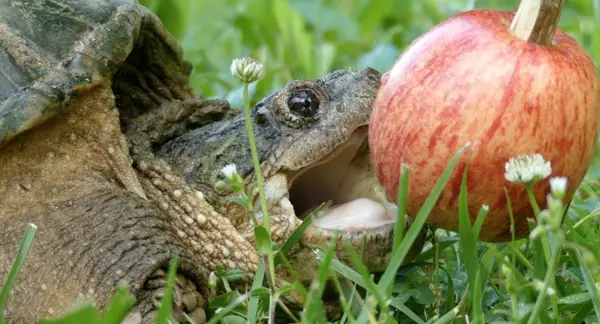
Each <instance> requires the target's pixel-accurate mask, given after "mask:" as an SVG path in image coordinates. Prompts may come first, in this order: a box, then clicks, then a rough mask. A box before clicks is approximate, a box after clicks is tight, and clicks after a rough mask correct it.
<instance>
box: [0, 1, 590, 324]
mask: <svg viewBox="0 0 600 324" xmlns="http://www.w3.org/2000/svg"><path fill="white" fill-rule="evenodd" d="M142 3H145V4H146V5H148V6H149V7H150V8H151V9H153V10H155V11H156V12H157V13H158V14H159V15H160V16H161V18H162V19H163V21H164V22H165V24H166V25H167V27H168V28H169V30H171V31H172V32H173V34H174V35H175V36H176V37H178V38H179V39H180V41H181V43H182V45H183V47H184V50H185V55H186V57H187V59H189V60H190V61H191V62H192V64H193V66H194V70H193V74H192V83H193V86H194V87H195V88H196V89H197V90H198V92H199V93H201V94H203V95H205V96H208V97H218V98H225V99H227V100H229V101H230V102H231V103H232V104H233V105H234V106H236V107H240V108H241V107H243V106H244V94H245V91H244V90H245V89H244V87H243V85H242V84H241V83H240V82H239V81H238V80H236V79H235V78H234V77H233V76H231V74H230V72H229V64H231V60H232V59H233V58H235V57H240V56H246V55H250V56H253V57H256V58H259V59H260V60H261V61H265V62H268V64H267V66H266V73H265V76H264V77H263V78H262V79H261V80H259V81H258V82H256V83H253V84H251V85H250V86H249V96H250V101H251V103H253V102H255V101H256V100H258V99H260V98H262V97H263V96H265V95H266V94H268V93H269V92H271V91H273V90H276V89H279V88H281V87H282V86H283V85H284V84H285V83H286V82H288V81H290V80H292V79H298V78H315V77H319V76H322V75H324V74H325V73H326V72H329V71H331V70H334V69H344V68H353V69H358V68H361V67H365V66H372V67H375V68H377V69H379V70H380V71H385V70H387V69H389V68H390V67H391V65H392V63H393V61H394V60H395V59H396V58H397V56H398V54H399V53H400V52H401V51H402V50H403V49H404V48H405V47H406V46H407V45H408V44H410V42H411V41H412V40H414V39H415V38H416V37H417V36H419V35H420V34H422V33H423V32H425V31H426V30H428V29H429V28H431V27H432V26H433V25H435V24H437V23H439V22H440V21H442V20H443V19H445V18H447V17H449V16H450V15H453V14H455V13H458V12H460V11H463V10H468V9H471V8H473V7H478V8H498V9H506V10H514V8H516V4H517V1H514V0H510V1H491V0H488V1H467V0H463V1H459V0H452V1H444V0H421V1H408V0H371V1H366V0H336V1H333V0H329V1H328V0H295V1H294V0H252V1H250V0H248V1H242V0H224V2H218V1H212V0H145V1H142ZM560 26H561V28H562V29H564V30H565V31H567V32H568V33H569V34H571V35H572V36H573V37H575V38H576V39H577V40H578V41H579V43H580V44H581V45H582V46H583V47H584V48H585V49H586V50H587V51H588V53H590V55H591V56H592V58H593V59H594V60H595V62H597V63H598V62H600V1H598V0H568V1H567V4H566V6H565V9H564V12H563V16H562V19H561V24H560ZM463 153H464V151H459V152H456V155H455V158H454V159H453V160H452V161H450V164H449V165H448V167H447V170H446V172H445V173H444V175H443V176H442V177H441V178H440V179H439V181H438V183H437V185H436V187H435V188H434V190H433V191H432V192H431V194H430V197H429V199H428V200H427V202H426V203H425V204H424V205H423V206H422V208H421V210H420V211H419V213H418V214H417V215H415V221H414V223H413V225H412V226H411V227H410V228H409V229H408V232H407V233H406V235H399V234H397V235H396V237H395V240H394V252H393V253H394V254H393V255H394V257H393V258H392V262H391V263H390V265H389V267H388V269H387V270H386V271H385V272H383V273H382V274H371V273H369V272H368V271H367V270H366V268H365V267H364V265H363V264H362V263H361V262H360V256H359V254H358V253H356V252H355V251H349V254H350V255H351V256H352V262H351V264H348V265H347V264H343V263H341V262H339V261H338V260H336V259H335V258H334V253H333V251H334V250H333V248H331V247H330V248H329V249H325V250H323V251H317V255H318V257H319V260H320V266H319V269H318V275H317V277H316V278H315V280H314V282H313V283H312V284H311V285H310V286H309V287H302V286H300V285H298V284H295V283H292V284H291V285H289V286H284V287H279V288H275V289H270V287H271V286H270V284H269V280H268V275H269V268H270V267H272V265H273V264H285V263H286V260H285V252H286V251H288V250H289V248H290V246H291V245H293V243H294V242H296V241H297V240H298V238H299V236H300V234H301V233H302V231H303V229H304V228H305V227H302V228H301V229H299V230H298V232H297V233H295V234H294V235H293V236H292V238H290V241H289V242H287V243H286V244H283V245H282V246H273V245H271V244H269V239H268V238H269V232H268V231H266V233H265V232H264V231H263V229H259V230H258V235H257V236H259V237H261V238H262V239H260V240H257V244H259V245H258V246H257V247H258V248H259V251H261V252H262V253H263V254H264V255H267V256H268V257H266V258H263V263H262V264H261V266H260V267H259V270H258V272H257V273H256V274H255V278H254V281H253V282H252V283H251V287H250V288H249V289H248V291H247V292H237V291H232V290H226V292H225V293H223V294H217V295H214V296H212V297H211V299H210V300H209V306H208V313H209V315H210V316H212V317H211V318H210V322H211V323H217V322H221V323H258V322H259V321H260V322H263V323H266V322H267V319H269V318H271V320H273V319H275V322H277V323H287V322H300V323H321V322H326V319H325V310H324V308H323V303H322V302H321V296H322V295H323V294H324V288H325V282H326V280H327V278H330V281H331V283H332V286H333V287H334V288H335V289H336V290H337V292H338V293H339V296H340V297H339V298H340V303H339V304H340V307H341V309H342V313H341V314H339V317H337V318H336V319H335V320H334V322H336V323H390V322H391V323H396V322H397V323H467V322H468V323H534V322H536V321H537V322H538V323H565V324H567V323H582V322H586V323H598V322H599V318H598V316H597V315H596V314H600V298H599V296H598V295H599V294H598V291H597V288H596V287H600V286H598V285H599V283H600V271H599V269H600V268H599V262H598V260H599V258H600V249H598V246H600V219H599V218H598V215H600V198H599V194H598V193H599V191H600V182H599V181H600V166H599V165H598V156H596V158H595V160H594V163H593V165H592V167H591V168H590V170H589V172H588V175H587V176H586V178H585V179H584V182H583V183H582V184H581V186H580V187H579V190H578V191H577V193H576V195H575V197H574V198H573V201H572V202H571V204H570V205H569V206H568V208H566V207H565V206H564V205H563V204H562V203H557V204H556V205H554V206H553V207H552V208H549V209H545V208H546V207H545V206H540V207H541V208H542V211H541V213H539V214H538V215H537V216H540V215H542V216H540V217H538V223H540V224H541V225H543V224H544V223H543V222H544V221H543V217H560V218H561V219H562V223H561V225H560V226H559V227H557V228H552V229H551V230H549V231H547V232H544V233H542V234H541V235H539V236H537V237H536V238H534V239H528V238H527V239H521V240H513V241H512V242H507V243H501V244H491V243H483V242H480V241H478V235H479V232H480V230H481V224H482V221H483V219H484V218H485V216H486V212H487V210H486V209H485V208H484V207H483V206H482V209H481V211H480V212H479V213H478V215H475V217H471V215H468V212H467V209H466V208H465V207H466V205H467V202H468V187H467V186H466V182H464V181H463V183H462V186H461V191H460V197H459V205H460V210H459V216H460V217H459V229H460V230H459V233H453V232H448V231H445V230H440V229H432V228H428V227H427V226H426V225H425V224H424V221H425V219H426V218H427V216H428V213H429V211H430V210H431V207H432V206H433V204H434V203H435V201H436V199H437V197H438V195H439V192H440V190H441V188H443V186H444V185H445V183H446V181H447V180H448V175H449V172H450V171H451V170H453V166H454V163H455V162H456V160H457V159H458V158H459V157H460V155H461V154H463ZM403 170H404V171H403V173H402V178H401V181H400V184H401V186H400V188H401V190H400V193H399V196H398V202H399V206H400V208H399V210H400V212H402V210H404V207H403V206H404V205H405V204H406V195H407V188H408V185H407V184H408V182H409V181H410V173H412V172H417V171H418V170H415V169H412V168H410V166H408V167H406V168H404V169H403ZM465 172H466V171H465ZM465 174H466V173H465ZM544 181H546V180H544ZM507 198H508V199H507V200H508V201H510V197H507ZM511 216H512V215H511ZM532 217H533V218H536V215H532ZM311 219H312V218H310V217H309V218H308V219H307V220H306V221H305V224H304V225H305V226H306V225H308V224H309V222H310V221H311ZM471 219H475V221H474V222H473V223H471ZM540 224H538V226H540ZM399 229H402V228H401V227H400V228H399ZM422 229H423V230H426V231H427V233H428V237H427V241H428V243H427V244H426V246H425V248H424V249H423V251H422V252H421V254H420V255H419V256H417V258H416V260H415V261H414V262H411V263H409V264H405V265H403V266H401V264H402V261H403V259H404V257H405V256H406V254H407V253H408V249H409V247H410V246H411V244H412V242H413V241H414V239H415V238H416V234H417V233H418V232H419V231H420V230H422ZM33 232H34V231H32V230H30V231H28V232H27V234H26V235H25V238H24V240H23V244H22V246H21V248H20V249H19V254H18V256H17V258H16V260H15V263H14V267H13V269H12V270H11V271H10V273H9V275H8V277H7V278H6V279H5V281H4V285H3V288H2V291H1V293H0V324H3V323H4V321H5V319H4V318H3V316H2V314H3V310H4V308H5V307H6V302H7V297H8V295H9V292H10V289H11V287H12V285H13V283H14V281H15V279H16V276H17V275H18V272H19V270H20V268H21V267H22V266H23V263H24V262H25V257H26V253H27V250H28V248H29V247H30V246H31V244H32V240H33ZM397 233H402V231H398V232H397ZM265 237H266V239H264V238H265ZM265 265H267V267H266V268H265ZM176 266H177V259H173V262H172V263H171V266H170V269H169V277H168V278H169V280H168V281H167V282H168V288H167V289H172V285H173V278H174V277H173V274H174V270H175V268H176ZM233 275H235V273H218V274H217V276H218V278H217V280H218V281H220V282H222V283H224V284H225V286H227V285H226V284H227V281H228V278H229V277H228V276H233ZM290 292H295V293H297V294H299V295H301V296H303V297H305V301H306V302H305V305H304V310H290V309H287V308H286V307H285V306H284V305H283V304H282V303H281V302H280V297H281V296H283V295H286V294H289V293H290ZM169 296H170V294H168V293H167V294H165V300H166V301H167V303H164V304H163V308H161V310H160V312H159V313H160V314H161V316H160V319H159V320H158V321H157V322H158V323H166V319H168V318H169V317H170V315H169V311H170V309H169V307H170V302H169V298H170V297H169ZM132 306H133V299H132V298H131V296H130V295H129V294H128V292H127V288H126V287H121V288H120V289H119V290H118V292H117V294H116V295H115V297H114V298H113V300H112V301H111V303H110V306H109V307H108V308H107V310H106V311H105V312H104V313H103V314H99V312H98V311H97V310H96V309H95V308H94V307H92V306H91V305H83V306H82V307H81V308H79V309H77V310H73V311H72V312H70V313H68V314H64V315H62V316H59V317H57V318H55V319H48V320H44V321H42V323H54V324H66V323H98V324H100V323H102V324H108V323H119V322H120V320H121V319H122V318H124V316H125V315H126V314H127V312H128V311H129V310H130V309H131V307H132ZM274 306H279V307H277V308H275V307H274ZM273 310H275V313H273ZM532 314H535V315H534V316H532ZM171 320H172V319H171Z"/></svg>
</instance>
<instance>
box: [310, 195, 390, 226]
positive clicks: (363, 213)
mask: <svg viewBox="0 0 600 324" xmlns="http://www.w3.org/2000/svg"><path fill="white" fill-rule="evenodd" d="M395 219H396V206H395V205H392V204H390V206H388V207H387V208H386V207H384V206H383V205H381V204H380V203H378V202H376V201H374V200H371V199H369V198H358V199H356V200H353V201H350V202H347V203H344V204H341V205H337V206H333V207H331V208H329V209H327V210H326V211H325V215H323V216H321V217H319V218H317V219H316V225H317V226H318V227H320V228H325V229H336V230H346V231H347V230H362V229H368V228H375V227H379V226H382V225H385V224H389V223H394V222H395Z"/></svg>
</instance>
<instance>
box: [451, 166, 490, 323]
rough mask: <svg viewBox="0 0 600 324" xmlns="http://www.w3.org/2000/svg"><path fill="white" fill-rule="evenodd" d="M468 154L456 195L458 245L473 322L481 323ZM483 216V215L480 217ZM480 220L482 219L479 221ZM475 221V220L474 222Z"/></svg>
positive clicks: (485, 212)
mask: <svg viewBox="0 0 600 324" xmlns="http://www.w3.org/2000/svg"><path fill="white" fill-rule="evenodd" d="M469 161H470V156H469V158H468V159H467V163H466V165H465V170H464V171H463V175H462V182H461V185H460V193H459V195H458V229H459V233H460V245H461V247H462V250H463V259H464V263H465V267H466V268H467V279H468V282H469V286H470V287H472V288H473V295H472V297H471V303H472V305H471V308H472V312H473V323H478V324H479V323H483V309H482V306H481V298H480V297H481V273H480V272H479V259H478V257H477V237H476V235H475V229H474V228H472V227H471V219H470V217H469V205H468V193H467V175H468V170H469ZM485 209H486V208H484V207H482V208H481V209H480V212H479V215H478V220H481V219H483V218H484V217H485V215H486V214H487V211H486V210H485ZM481 216H483V217H481ZM481 222H482V221H481ZM476 223H477V222H476Z"/></svg>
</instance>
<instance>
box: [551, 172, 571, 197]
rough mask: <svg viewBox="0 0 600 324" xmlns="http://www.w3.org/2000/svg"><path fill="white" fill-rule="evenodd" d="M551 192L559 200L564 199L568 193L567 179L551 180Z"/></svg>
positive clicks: (554, 178)
mask: <svg viewBox="0 0 600 324" xmlns="http://www.w3.org/2000/svg"><path fill="white" fill-rule="evenodd" d="M550 191H551V192H552V195H553V196H554V197H556V198H558V199H562V198H563V197H564V196H565V192H566V191H567V177H552V178H550Z"/></svg>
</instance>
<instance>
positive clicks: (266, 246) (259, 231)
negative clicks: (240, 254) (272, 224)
mask: <svg viewBox="0 0 600 324" xmlns="http://www.w3.org/2000/svg"><path fill="white" fill-rule="evenodd" d="M254 237H255V239H256V248H257V250H258V253H260V254H263V255H265V254H267V253H268V252H269V251H270V250H271V239H270V238H269V232H267V229H266V228H265V227H264V226H255V227H254Z"/></svg>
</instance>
